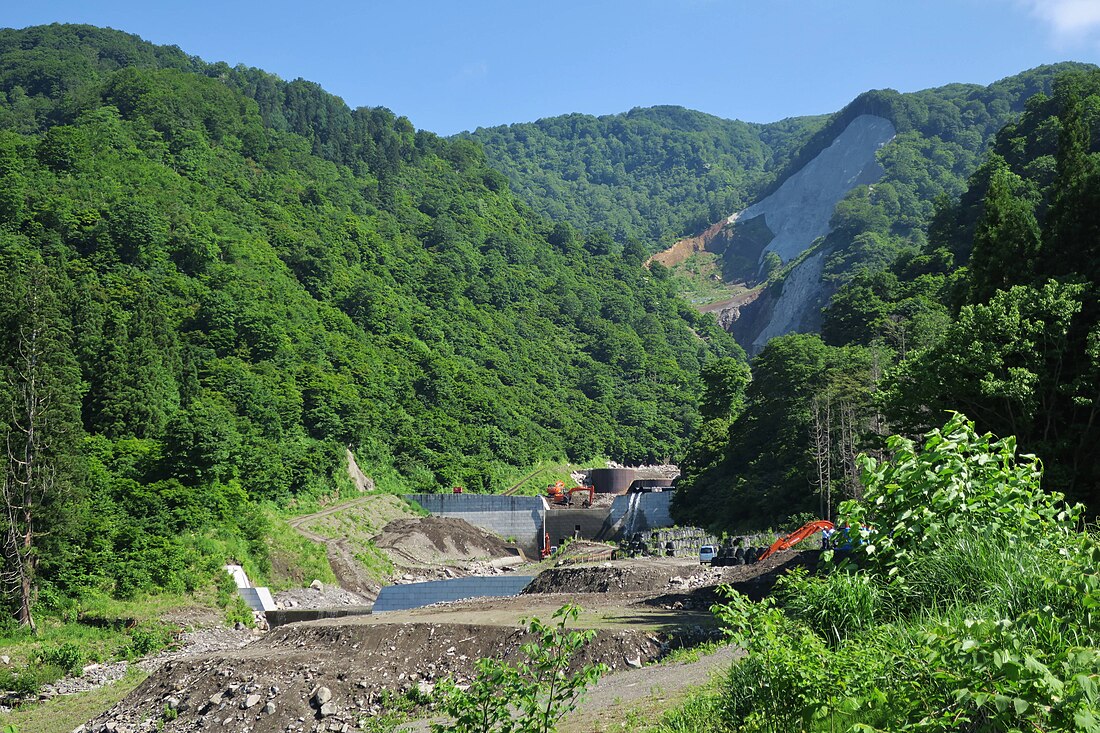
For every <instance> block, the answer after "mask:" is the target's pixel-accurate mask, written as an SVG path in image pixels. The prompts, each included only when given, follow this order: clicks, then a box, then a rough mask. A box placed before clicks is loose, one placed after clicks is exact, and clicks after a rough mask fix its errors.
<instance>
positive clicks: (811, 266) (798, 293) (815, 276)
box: [749, 252, 825, 354]
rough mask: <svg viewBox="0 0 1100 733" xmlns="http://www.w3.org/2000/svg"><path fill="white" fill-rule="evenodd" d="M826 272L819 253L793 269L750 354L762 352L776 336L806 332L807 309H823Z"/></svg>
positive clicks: (822, 256)
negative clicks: (822, 301) (804, 325)
mask: <svg viewBox="0 0 1100 733" xmlns="http://www.w3.org/2000/svg"><path fill="white" fill-rule="evenodd" d="M824 269H825V253H824V252H818V253H816V254H813V255H811V256H809V257H807V258H806V259H805V260H804V261H802V262H801V263H799V264H798V265H797V266H796V267H795V268H794V269H793V270H791V272H790V273H789V274H788V275H787V277H786V279H785V280H783V292H782V293H780V295H779V300H777V301H776V303H775V307H774V308H773V310H772V316H771V319H770V320H769V321H768V323H767V324H766V325H765V326H764V329H763V330H762V331H761V332H760V333H759V334H758V335H757V336H756V338H754V339H753V341H752V346H751V348H750V349H749V351H750V352H751V353H753V354H758V353H760V350H761V349H763V348H764V345H765V344H766V343H768V339H770V338H772V337H773V336H782V335H783V334H786V333H792V332H795V331H804V330H805V329H804V328H802V327H801V326H802V324H803V321H804V319H805V318H806V316H807V315H808V312H807V311H808V309H810V308H813V307H815V306H816V307H818V308H820V307H821V303H820V301H821V300H822V297H823V296H824V286H823V283H822V281H821V274H822V272H823V271H824Z"/></svg>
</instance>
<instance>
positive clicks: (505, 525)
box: [405, 494, 546, 558]
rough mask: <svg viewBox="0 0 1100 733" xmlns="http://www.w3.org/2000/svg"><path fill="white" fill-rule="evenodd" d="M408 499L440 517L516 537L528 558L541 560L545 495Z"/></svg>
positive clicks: (443, 496) (411, 495) (499, 534)
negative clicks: (539, 557) (455, 519)
mask: <svg viewBox="0 0 1100 733" xmlns="http://www.w3.org/2000/svg"><path fill="white" fill-rule="evenodd" d="M405 498H406V499H408V500H410V501H415V502H416V503H417V504H419V505H420V506H422V507H424V508H425V509H427V510H428V511H429V512H431V513H432V514H434V515H435V516H437V517H455V518H457V519H464V520H466V521H467V522H469V523H470V524H472V525H474V526H475V527H481V528H482V529H484V530H486V531H487V532H492V533H493V534H495V535H497V536H498V537H501V538H504V539H507V538H509V537H514V538H515V539H516V544H517V545H519V547H520V548H521V549H522V550H523V552H524V553H525V554H526V555H527V556H528V557H536V558H537V557H538V553H539V550H540V549H541V548H542V532H543V529H542V518H543V515H544V514H545V513H546V501H545V500H544V499H543V498H542V497H541V496H498V495H493V494H410V495H408V496H406V497H405Z"/></svg>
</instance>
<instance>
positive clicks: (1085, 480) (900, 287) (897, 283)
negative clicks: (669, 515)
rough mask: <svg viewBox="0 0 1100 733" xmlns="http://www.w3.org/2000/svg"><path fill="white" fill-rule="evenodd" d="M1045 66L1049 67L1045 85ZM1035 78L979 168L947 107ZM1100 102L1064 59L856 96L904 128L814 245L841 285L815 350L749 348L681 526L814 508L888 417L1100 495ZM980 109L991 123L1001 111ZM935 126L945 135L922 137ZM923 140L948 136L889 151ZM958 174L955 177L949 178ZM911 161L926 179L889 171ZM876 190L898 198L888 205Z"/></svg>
mask: <svg viewBox="0 0 1100 733" xmlns="http://www.w3.org/2000/svg"><path fill="white" fill-rule="evenodd" d="M1054 72H1062V75H1061V76H1059V77H1057V78H1056V80H1055V81H1054V82H1053V84H1051V76H1050V75H1051V74H1052V73H1054ZM1005 86H1007V91H1006V90H1004V89H1002V90H1001V92H1000V93H996V94H995V93H994V90H995V89H996V88H998V87H1005ZM1048 86H1049V87H1050V89H1051V95H1050V96H1048V95H1047V94H1045V93H1042V92H1040V93H1037V94H1035V95H1034V96H1032V97H1031V98H1030V99H1029V100H1028V101H1027V102H1026V109H1025V111H1024V113H1023V115H1022V116H1021V117H1020V118H1019V119H1018V120H1016V121H1013V122H1011V123H1010V124H1007V125H1006V126H1004V127H1003V129H1001V131H1000V132H999V133H997V134H996V135H995V136H994V138H993V139H992V140H991V143H990V144H991V148H992V150H991V152H990V154H989V155H988V157H987V159H986V161H985V162H984V163H983V164H982V165H981V166H976V160H977V157H976V151H977V150H980V149H981V147H980V146H979V147H978V148H971V147H967V146H966V145H963V141H964V138H965V135H963V132H964V130H963V129H962V128H959V127H958V125H957V124H955V125H952V124H949V120H950V119H956V118H957V117H958V115H959V114H961V113H962V110H964V109H971V108H972V109H974V110H977V109H978V107H975V106H974V104H976V102H974V99H977V100H978V101H981V100H983V99H984V100H985V102H983V104H984V105H985V106H984V108H985V109H987V110H994V109H1000V110H1002V111H1006V114H1007V111H1010V110H1011V109H1013V108H1015V107H1018V106H1019V105H1020V104H1021V103H1022V102H1023V98H1024V95H1026V94H1028V93H1031V92H1033V91H1035V89H1040V88H1044V87H1048ZM933 92H936V93H937V94H945V95H947V92H952V94H950V95H947V98H948V99H954V101H953V102H952V103H951V105H949V106H948V107H943V106H942V105H940V108H942V109H946V110H954V116H948V117H946V118H944V117H942V116H937V115H932V114H930V113H929V114H926V115H925V116H924V117H921V116H919V115H915V112H914V111H913V110H914V109H916V110H917V111H918V112H919V111H920V110H921V109H924V108H922V107H920V106H919V105H918V102H922V100H923V103H924V104H925V106H926V107H927V108H928V109H932V108H933V107H931V106H929V103H930V101H931V100H934V99H938V98H939V97H937V96H935V94H933ZM967 100H969V101H967ZM1006 100H1008V101H1011V102H1012V106H1010V107H1008V108H1005V107H1004V102H1005V101H1006ZM1096 100H1100V72H1098V71H1097V70H1095V69H1092V70H1088V69H1080V68H1076V67H1074V66H1072V65H1071V66H1070V69H1069V71H1066V70H1065V68H1064V67H1062V66H1059V67H1045V68H1042V69H1037V70H1033V71H1031V72H1027V73H1025V74H1022V75H1020V76H1018V77H1013V78H1012V79H1009V80H1005V81H1003V82H999V83H998V84H996V85H993V86H991V87H989V88H987V89H985V90H984V91H983V90H981V89H978V88H956V87H949V88H947V89H946V90H932V91H930V92H922V93H920V94H918V95H894V94H893V93H874V94H869V95H864V97H861V99H860V100H857V102H858V104H859V105H860V106H859V109H860V110H862V111H864V112H866V111H875V110H876V109H878V111H879V113H881V114H886V115H889V116H891V117H892V119H894V120H895V122H896V123H897V124H898V129H899V136H898V138H896V139H895V140H894V141H893V142H891V143H890V144H888V145H887V146H886V147H884V148H883V151H882V153H881V156H880V157H881V159H882V161H883V164H884V167H885V170H886V177H885V178H884V179H883V181H882V182H880V183H878V184H876V185H875V186H874V187H870V188H867V189H864V190H862V191H860V190H858V189H857V190H855V191H853V192H852V194H851V195H850V196H849V197H848V198H847V199H845V201H843V202H842V203H841V204H840V205H839V206H838V207H837V211H836V215H835V216H834V221H833V224H834V226H835V227H836V229H835V231H834V232H833V234H831V235H830V236H829V237H827V238H826V240H825V241H824V242H823V243H821V244H820V245H819V246H820V247H824V248H826V249H828V251H829V252H830V254H829V259H828V260H827V265H826V277H827V278H831V282H832V283H833V284H834V285H837V286H839V287H838V289H837V291H836V293H835V295H834V296H833V297H832V299H831V301H830V304H829V307H828V308H827V309H826V311H825V319H824V323H823V327H822V339H823V340H824V343H821V342H820V341H817V340H816V339H815V338H812V337H811V338H807V337H783V338H781V339H776V340H773V341H772V342H771V343H770V344H769V345H768V346H767V347H766V348H765V349H764V351H763V352H761V354H760V355H759V356H758V357H757V359H756V361H755V362H754V364H753V377H754V384H753V386H752V387H750V389H749V392H748V394H747V399H746V405H747V409H746V410H745V411H744V413H743V414H742V415H741V417H740V418H739V419H738V420H736V421H734V423H733V425H732V429H731V430H730V431H729V434H728V437H727V438H726V440H725V441H723V440H722V438H721V436H720V435H718V434H716V433H715V431H714V430H711V431H710V432H701V433H699V435H698V438H697V439H696V442H695V444H694V445H693V446H692V448H690V449H689V451H688V453H687V458H688V460H687V461H686V462H685V466H684V468H685V488H687V489H688V491H685V492H682V494H681V495H680V496H679V497H678V499H677V507H676V508H677V511H678V516H679V517H680V518H681V519H682V520H685V521H687V520H694V521H703V520H705V519H709V520H710V523H711V526H715V527H717V528H721V527H722V526H734V525H737V524H744V523H747V524H752V523H756V524H757V525H761V524H763V525H767V524H770V523H774V522H776V521H779V520H781V519H782V518H783V517H784V516H785V515H787V514H789V513H793V512H796V511H804V510H814V509H816V510H817V511H818V512H819V513H820V514H821V515H822V516H828V514H829V506H830V505H831V504H833V503H835V501H832V499H833V497H834V496H835V497H836V498H841V497H844V496H852V495H854V494H855V493H856V492H857V491H858V487H857V486H856V485H855V483H854V481H853V479H854V476H855V471H854V460H853V458H854V455H855V453H857V452H858V451H859V450H872V451H874V450H878V449H879V448H881V445H882V442H881V441H882V436H883V435H884V433H885V432H886V428H887V425H889V426H890V427H891V428H893V429H895V430H901V431H904V432H906V433H907V434H909V435H918V434H921V433H922V432H924V431H926V430H928V429H930V428H931V427H932V425H934V424H935V423H936V422H937V421H938V420H939V419H940V416H941V415H942V414H943V413H944V411H949V410H965V411H966V412H967V413H968V414H970V415H972V416H973V417H974V418H975V419H976V420H977V422H978V425H979V426H981V427H982V428H983V429H988V430H991V431H993V432H996V433H999V434H1013V435H1016V436H1017V437H1018V439H1019V441H1020V444H1021V445H1022V446H1024V448H1025V450H1028V451H1030V452H1034V453H1037V454H1038V455H1039V456H1040V457H1041V458H1042V459H1043V460H1044V462H1045V464H1046V467H1047V473H1048V476H1049V477H1050V479H1051V480H1052V481H1053V482H1054V485H1055V486H1056V487H1058V488H1060V489H1063V490H1065V491H1067V493H1069V494H1070V495H1071V496H1073V497H1074V498H1075V499H1079V500H1083V501H1085V502H1086V503H1088V504H1089V505H1090V507H1096V506H1100V493H1098V492H1100V463H1098V461H1097V457H1096V455H1095V451H1094V450H1091V449H1090V447H1091V446H1095V445H1096V444H1097V442H1098V440H1100V421H1098V420H1097V415H1098V413H1100V386H1098V385H1100V357H1098V355H1097V354H1098V352H1097V348H1098V347H1097V344H1098V343H1100V340H1098V339H1100V336H1097V335H1096V334H1097V328H1098V326H1097V319H1098V318H1100V306H1097V294H1098V290H1097V276H1098V275H1097V273H1098V270H1100V265H1098V263H1100V252H1097V251H1096V245H1095V242H1096V241H1098V238H1097V236H1096V234H1095V232H1096V229H1097V226H1098V225H1097V224H1096V223H1095V221H1094V220H1095V219H1096V214H1095V211H1096V210H1097V209H1096V207H1095V205H1094V203H1093V201H1094V199H1093V197H1094V196H1095V195H1096V193H1095V192H1096V191H1097V190H1100V177H1098V175H1100V174H1098V173H1097V170H1098V165H1100V164H1098V159H1097V156H1096V154H1095V153H1092V152H1090V151H1092V150H1096V149H1098V145H1100V114H1098V113H1097V112H1096V109H1097V108H1098V107H1100V102H1097V101H1096ZM887 102H889V104H887ZM972 102H973V104H972ZM876 105H878V107H876ZM880 108H881V109H880ZM850 114H851V113H849V112H847V111H845V113H844V114H843V115H841V117H840V118H838V119H841V120H842V119H843V117H844V115H849V116H850ZM979 119H981V120H985V123H983V124H985V125H986V127H981V129H982V130H988V129H990V127H989V126H991V125H993V124H994V123H996V122H998V121H1002V120H1003V119H1004V117H1003V116H999V117H998V116H991V115H986V116H985V117H981V116H979ZM831 124H839V123H831ZM922 125H923V127H922ZM930 125H934V126H933V127H929V126H930ZM975 129H977V128H975ZM935 130H939V131H940V132H939V134H942V135H943V137H942V138H940V137H938V135H937V136H933V137H932V138H927V135H929V134H930V133H931V132H934V131H935ZM952 130H954V132H952ZM822 134H823V135H824V134H825V133H822ZM983 134H984V133H983ZM922 136H925V137H922ZM921 139H925V140H927V139H932V140H937V141H940V142H942V143H943V145H942V146H941V145H940V142H937V143H936V146H935V149H931V148H930V149H928V150H927V151H925V152H924V153H919V151H917V150H916V149H913V150H910V151H909V152H908V153H905V154H904V155H902V154H901V149H900V148H899V146H901V148H904V147H905V146H906V145H908V144H909V142H912V141H917V140H921ZM971 142H973V141H971ZM951 145H963V147H965V149H966V152H965V156H964V155H963V152H964V151H963V149H962V148H960V149H959V150H955V152H954V153H952V154H951V155H950V156H948V158H950V159H952V160H955V161H956V162H957V163H958V165H957V166H955V167H950V168H943V170H941V171H940V172H939V173H936V174H935V175H931V173H930V171H932V168H930V167H929V166H932V167H934V166H936V165H937V163H936V161H937V160H944V159H946V158H944V157H943V155H944V154H945V152H946V151H948V148H950V146H951ZM944 146H946V147H944ZM975 167H976V170H975ZM967 170H973V171H974V172H973V175H972V176H971V178H970V181H969V185H968V187H967V188H965V189H962V188H958V189H956V186H958V180H959V179H958V177H959V176H960V175H961V174H962V173H964V172H966V171H967ZM919 171H924V173H921V175H920V176H917V175H916V174H917V172H919ZM925 173H928V174H929V175H931V178H929V179H928V180H930V181H933V182H935V181H939V183H937V184H935V185H932V184H928V185H925V184H919V185H916V184H914V185H909V184H906V185H905V186H901V185H900V184H899V181H901V180H902V179H903V178H904V179H907V180H910V182H911V183H912V182H915V181H917V180H918V179H921V180H923V178H922V177H923V176H924V174H925ZM951 181H954V183H950V182H951ZM948 183H950V185H947V184H948ZM941 184H942V185H941ZM890 191H893V192H894V193H898V192H902V191H906V192H907V193H905V195H904V196H901V197H900V198H897V200H896V201H895V200H894V198H895V196H894V194H889V192H890ZM960 191H961V193H960ZM887 194H889V196H887ZM937 196H938V197H939V200H938V203H937V204H936V205H935V206H934V205H933V201H932V199H933V198H934V197H937ZM883 197H886V198H883ZM887 199H889V201H887ZM891 202H892V203H891ZM907 202H908V203H907ZM887 204H889V205H887ZM917 204H919V206H918V207H917V208H914V206H916V205H917ZM905 212H910V214H912V216H909V215H907V214H905ZM857 355H862V356H857ZM853 359H855V361H853ZM830 363H831V364H834V365H839V366H838V367H834V368H833V373H835V374H837V375H840V376H842V377H843V380H842V383H841V384H839V385H837V384H835V383H834V379H833V378H831V377H830V376H829V375H828V370H827V369H824V368H823V367H822V366H821V365H823V364H830ZM756 382H760V384H759V385H758V384H756ZM838 413H839V416H838ZM762 416H764V417H762ZM823 425H824V427H825V429H824V430H823V427H822V426H823ZM830 426H831V427H830ZM719 517H721V519H718V518H719Z"/></svg>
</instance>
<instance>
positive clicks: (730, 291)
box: [672, 252, 745, 305]
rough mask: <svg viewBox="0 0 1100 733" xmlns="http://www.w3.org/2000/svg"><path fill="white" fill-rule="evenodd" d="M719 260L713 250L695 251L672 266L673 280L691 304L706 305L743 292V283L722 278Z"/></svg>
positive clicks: (719, 257)
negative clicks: (735, 283) (730, 281)
mask: <svg viewBox="0 0 1100 733" xmlns="http://www.w3.org/2000/svg"><path fill="white" fill-rule="evenodd" d="M721 260H722V258H721V255H717V254H715V253H713V252H696V253H694V254H692V255H691V256H690V257H688V258H687V259H686V260H684V261H683V262H681V263H680V264H678V265H676V266H675V267H673V268H672V273H673V282H674V283H675V285H676V289H677V290H678V291H679V293H680V295H682V296H683V297H684V298H686V299H687V300H688V302H690V303H691V304H692V305H707V304H709V303H714V302H717V301H720V300H728V299H729V298H732V297H734V296H735V295H738V294H740V293H743V292H744V291H745V287H744V286H743V285H732V284H730V283H727V282H725V281H724V280H723V279H722V262H721Z"/></svg>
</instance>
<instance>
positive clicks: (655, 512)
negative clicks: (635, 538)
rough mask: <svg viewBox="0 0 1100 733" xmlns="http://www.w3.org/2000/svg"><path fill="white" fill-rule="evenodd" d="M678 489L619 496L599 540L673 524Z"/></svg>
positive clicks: (627, 536)
mask: <svg viewBox="0 0 1100 733" xmlns="http://www.w3.org/2000/svg"><path fill="white" fill-rule="evenodd" d="M674 493H675V492H672V491H661V492H652V493H641V494H627V495H626V496H616V497H615V503H613V504H612V505H611V511H610V512H609V513H608V516H607V524H606V527H605V529H604V530H602V532H601V534H600V536H598V537H597V539H601V540H613V539H618V538H620V537H626V538H629V537H630V536H631V535H633V534H634V533H635V532H645V531H646V530H650V529H657V528H658V527H671V526H672V525H673V522H672V514H671V512H670V510H671V508H672V497H673V495H674Z"/></svg>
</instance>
